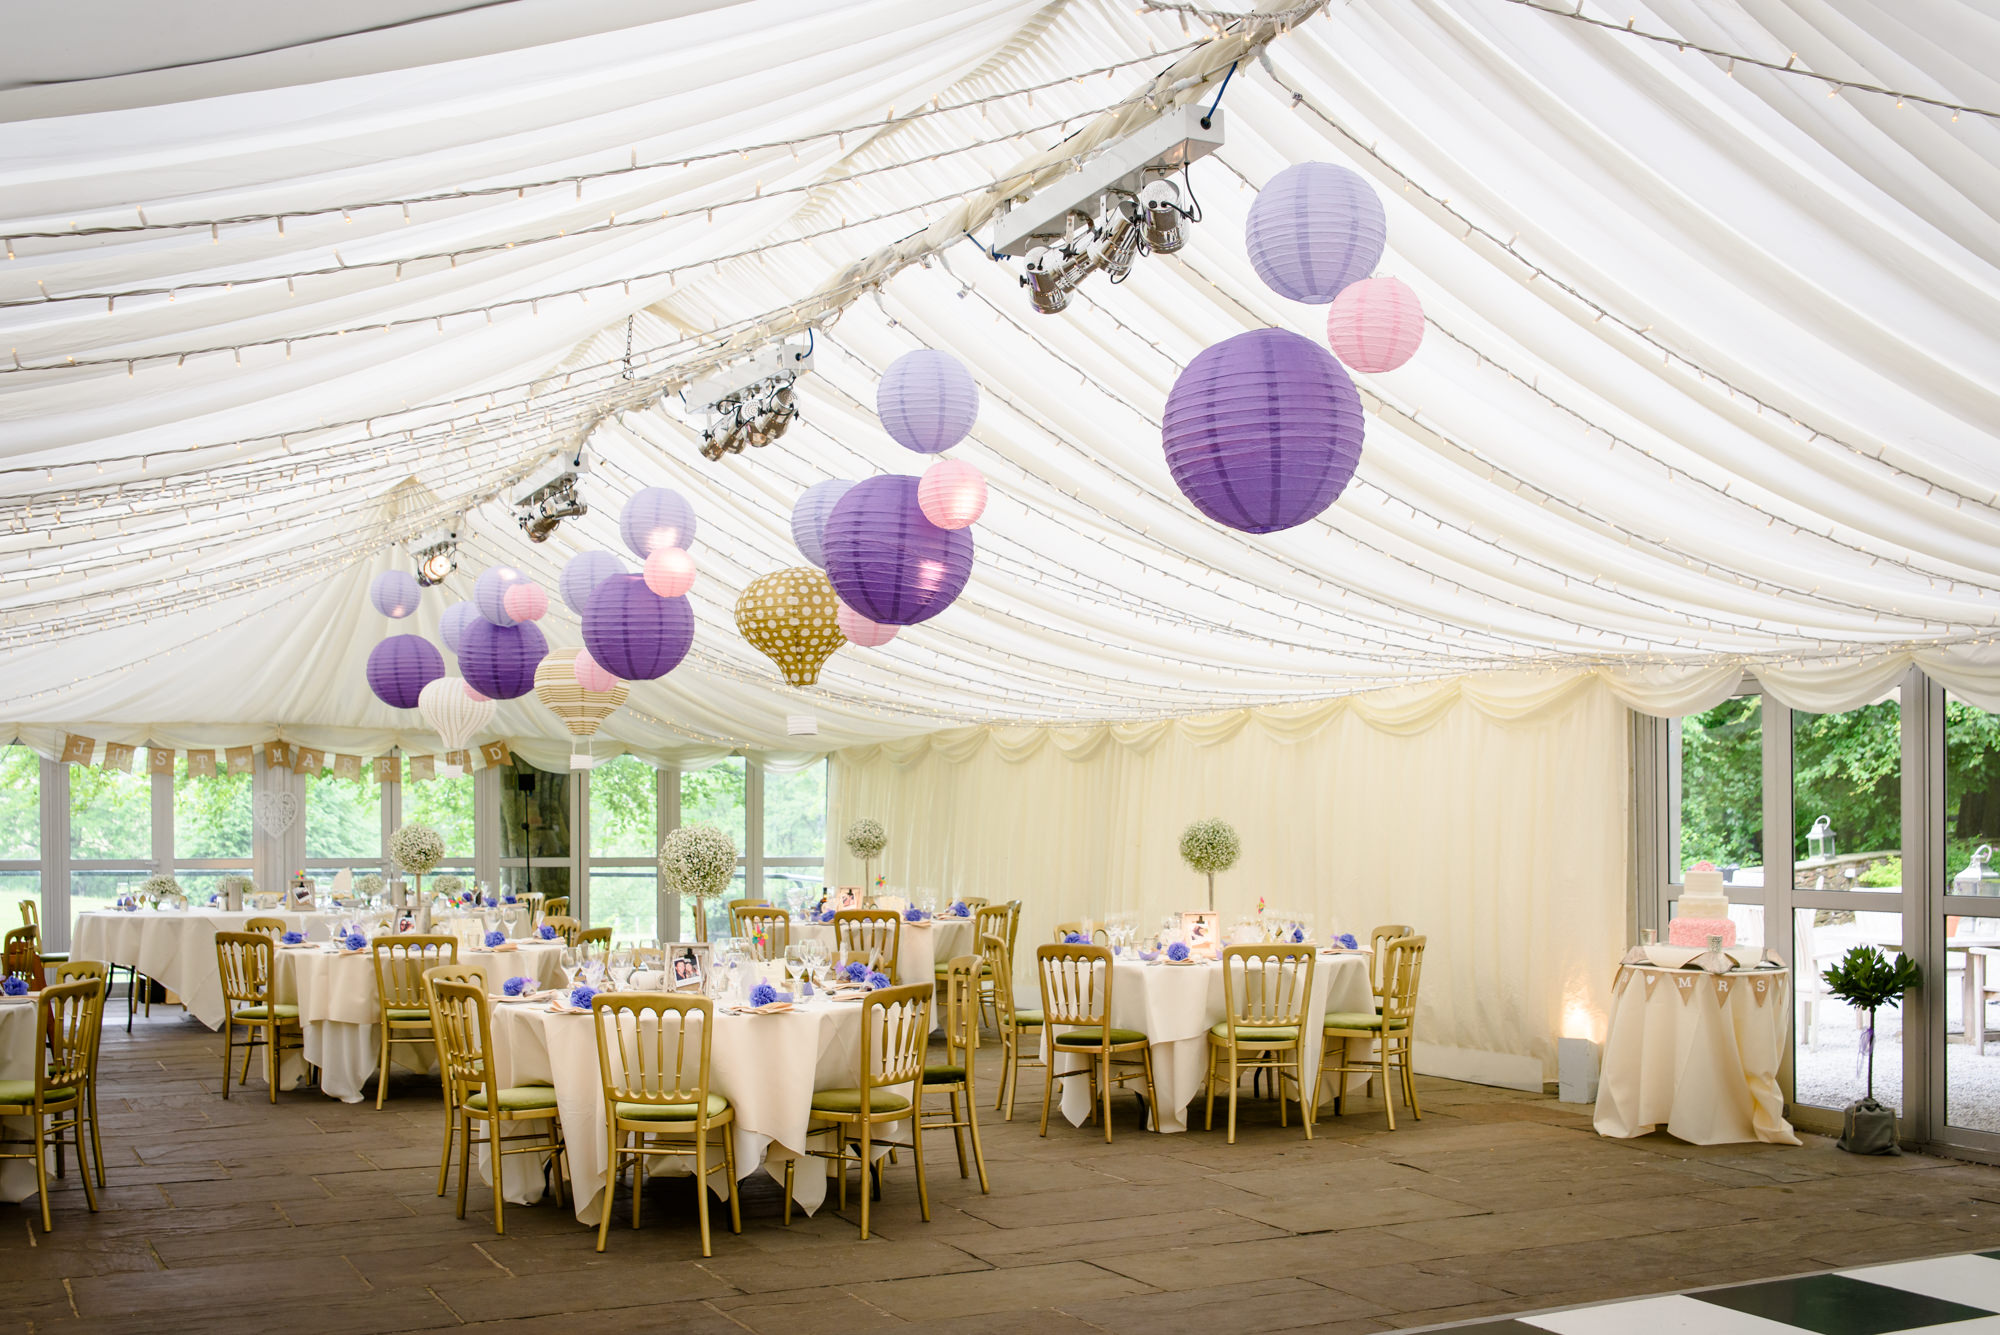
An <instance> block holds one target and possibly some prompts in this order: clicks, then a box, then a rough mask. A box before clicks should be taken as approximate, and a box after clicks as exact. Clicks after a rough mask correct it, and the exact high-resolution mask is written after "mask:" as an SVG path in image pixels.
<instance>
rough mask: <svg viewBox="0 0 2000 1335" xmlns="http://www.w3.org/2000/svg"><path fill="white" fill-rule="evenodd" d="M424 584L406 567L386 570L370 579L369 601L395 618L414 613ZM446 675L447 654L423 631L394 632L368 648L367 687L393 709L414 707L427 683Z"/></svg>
mask: <svg viewBox="0 0 2000 1335" xmlns="http://www.w3.org/2000/svg"><path fill="white" fill-rule="evenodd" d="M423 596H424V590H423V586H422V585H420V584H418V583H417V579H416V576H414V575H412V574H411V573H410V572H409V571H407V570H385V571H383V572H382V573H381V574H379V575H377V576H375V578H374V579H372V580H370V581H369V582H368V604H369V606H371V607H373V608H374V609H375V610H376V611H377V612H380V613H381V614H382V615H383V616H385V617H388V618H389V619H390V620H392V621H401V620H403V619H405V618H406V617H409V616H412V615H414V614H415V612H416V610H417V606H418V604H420V603H421V602H422V601H423ZM443 675H444V655H443V654H441V653H439V652H438V649H437V646H436V645H434V644H432V643H431V642H430V641H429V640H427V639H425V638H424V637H423V636H421V635H408V634H405V635H391V636H389V637H388V638H387V639H385V640H383V641H382V642H381V643H379V644H377V645H376V646H375V647H374V648H373V649H371V650H369V651H368V666H367V676H368V689H369V690H371V691H373V692H374V693H375V698H376V699H378V700H380V701H381V702H382V703H383V704H385V705H388V706H389V707H390V708H391V709H415V708H416V707H417V699H418V697H419V696H421V695H422V694H423V690H424V687H426V686H428V685H429V684H430V683H431V682H433V681H435V680H436V679H437V678H439V677H442V676H443Z"/></svg>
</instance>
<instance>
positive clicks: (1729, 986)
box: [1708, 974, 1736, 1006]
mask: <svg viewBox="0 0 2000 1335" xmlns="http://www.w3.org/2000/svg"><path fill="white" fill-rule="evenodd" d="M1708 981H1709V982H1710V983H1712V984H1713V985H1714V987H1715V1004H1716V1005H1717V1006H1727V1005H1729V994H1730V992H1731V991H1733V990H1734V989H1735V987H1736V980H1735V979H1734V978H1731V977H1730V976H1729V975H1728V974H1716V975H1715V976H1714V977H1712V978H1710V979H1709V980H1708Z"/></svg>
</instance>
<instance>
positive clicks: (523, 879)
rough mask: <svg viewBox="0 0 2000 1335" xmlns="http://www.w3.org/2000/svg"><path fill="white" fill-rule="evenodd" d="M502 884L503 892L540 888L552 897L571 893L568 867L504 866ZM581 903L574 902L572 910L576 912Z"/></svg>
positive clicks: (519, 891)
mask: <svg viewBox="0 0 2000 1335" xmlns="http://www.w3.org/2000/svg"><path fill="white" fill-rule="evenodd" d="M500 886H501V890H502V892H503V893H511V894H517V895H518V894H520V893H522V892H523V891H524V890H527V891H533V890H539V891H541V892H542V894H543V895H544V896H546V897H548V898H550V899H554V898H556V897H558V896H564V895H568V894H569V868H568V867H535V868H533V869H529V868H525V867H502V868H501V869H500ZM579 907H581V906H580V905H577V904H574V903H572V904H571V905H570V912H571V913H572V914H574V913H575V912H576V910H577V909H578V908H579Z"/></svg>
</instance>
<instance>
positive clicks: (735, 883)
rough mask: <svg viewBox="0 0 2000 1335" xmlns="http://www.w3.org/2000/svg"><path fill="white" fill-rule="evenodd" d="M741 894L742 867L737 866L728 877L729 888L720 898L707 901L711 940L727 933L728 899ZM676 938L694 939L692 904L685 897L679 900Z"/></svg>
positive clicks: (741, 896)
mask: <svg viewBox="0 0 2000 1335" xmlns="http://www.w3.org/2000/svg"><path fill="white" fill-rule="evenodd" d="M743 895H744V892H743V869H742V868H741V867H739V868H737V870H736V875H735V876H733V877H731V878H730V881H729V889H728V890H726V891H724V892H723V896H722V898H721V899H711V900H709V901H708V903H707V907H708V936H709V939H710V940H711V941H712V940H714V939H715V938H716V937H718V936H728V935H729V901H730V900H732V899H741V898H743ZM676 939H678V940H681V941H692V940H694V906H693V905H692V904H690V903H689V902H688V901H687V900H685V899H683V900H682V901H681V926H680V936H679V937H678V938H676Z"/></svg>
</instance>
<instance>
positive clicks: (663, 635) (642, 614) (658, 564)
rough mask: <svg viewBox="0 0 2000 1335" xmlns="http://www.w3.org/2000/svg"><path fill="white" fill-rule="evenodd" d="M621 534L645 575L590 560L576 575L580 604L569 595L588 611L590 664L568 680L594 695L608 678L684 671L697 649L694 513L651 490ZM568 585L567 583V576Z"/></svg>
mask: <svg viewBox="0 0 2000 1335" xmlns="http://www.w3.org/2000/svg"><path fill="white" fill-rule="evenodd" d="M618 533H619V536H620V537H622V538H623V539H624V540H625V545H626V546H627V547H628V548H630V549H631V551H632V554H633V555H634V556H636V557H638V558H639V560H640V561H641V562H642V563H643V565H642V569H641V573H639V574H636V575H635V574H631V573H628V572H627V571H626V570H625V568H624V564H623V563H622V562H620V561H618V560H617V559H616V558H615V557H614V558H611V560H610V563H609V564H606V563H605V562H603V561H596V560H593V562H592V565H591V566H590V567H589V568H587V569H585V570H582V571H578V576H577V581H576V582H577V586H578V587H577V589H576V591H575V593H576V596H575V597H573V598H569V597H568V595H567V594H566V595H565V597H566V598H568V601H569V603H570V606H571V607H572V608H575V607H576V606H577V604H578V603H581V604H582V605H583V606H582V609H581V611H582V616H583V646H584V651H585V654H586V655H587V656H588V660H587V662H583V661H573V662H572V664H571V672H572V673H573V674H575V675H576V676H577V677H578V679H579V680H580V681H583V682H585V684H586V685H589V686H591V687H593V688H597V687H601V685H602V683H603V682H604V680H605V679H606V678H609V679H612V680H614V681H616V682H628V681H652V680H654V679H656V678H659V677H664V676H666V675H667V673H669V672H672V671H673V670H674V669H675V668H677V667H679V666H680V664H681V660H682V659H684V658H686V657H687V653H688V650H689V649H690V648H691V647H692V646H693V644H694V608H693V607H692V606H691V605H690V604H689V602H688V600H687V596H686V595H687V592H688V590H689V589H691V588H693V587H694V577H695V563H694V557H693V556H691V555H689V553H688V548H689V547H691V546H693V545H694V534H695V517H694V507H693V506H692V505H690V504H689V503H688V501H687V498H686V497H684V496H682V495H681V494H680V493H679V492H677V491H674V490H672V489H670V488H667V487H646V488H644V489H642V490H640V491H638V492H635V493H633V496H632V499H631V500H629V501H627V502H626V503H625V508H624V510H623V511H621V512H620V514H619V516H618ZM582 560H583V557H581V556H579V557H578V558H577V560H576V561H572V562H571V563H570V569H571V570H572V571H576V570H577V562H579V561H582ZM614 567H615V569H614ZM564 579H565V581H566V582H567V581H568V579H569V572H568V571H566V572H565V573H564ZM586 585H587V586H588V587H585V586H586Z"/></svg>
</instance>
